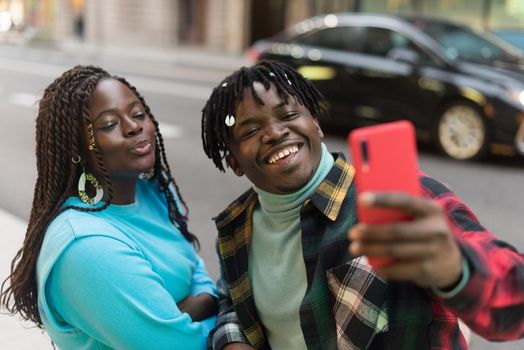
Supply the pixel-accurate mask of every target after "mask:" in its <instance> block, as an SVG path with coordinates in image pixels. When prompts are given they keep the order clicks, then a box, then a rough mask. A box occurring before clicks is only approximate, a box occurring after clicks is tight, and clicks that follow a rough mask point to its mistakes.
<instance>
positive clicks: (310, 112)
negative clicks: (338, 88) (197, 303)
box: [202, 61, 524, 350]
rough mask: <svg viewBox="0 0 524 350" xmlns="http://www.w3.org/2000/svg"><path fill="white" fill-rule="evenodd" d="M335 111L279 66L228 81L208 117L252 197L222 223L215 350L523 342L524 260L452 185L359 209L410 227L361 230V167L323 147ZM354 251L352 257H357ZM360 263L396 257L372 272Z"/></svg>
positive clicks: (205, 132)
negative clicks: (472, 336)
mask: <svg viewBox="0 0 524 350" xmlns="http://www.w3.org/2000/svg"><path fill="white" fill-rule="evenodd" d="M325 112H326V101H325V99H324V97H323V96H322V95H321V94H320V93H319V91H318V90H317V89H316V88H315V87H314V86H313V85H312V84H311V82H310V81H309V80H307V79H305V78H304V77H302V76H301V75H300V74H299V73H297V72H296V71H294V70H293V69H291V68H289V67H287V66H286V65H284V64H281V63H276V62H264V61H263V62H260V63H258V64H257V65H255V66H253V67H249V68H245V67H244V68H241V69H240V70H238V71H236V72H234V73H233V74H232V75H230V76H228V77H227V78H225V79H224V80H223V81H222V82H221V83H220V84H219V85H218V86H217V87H216V88H215V89H214V90H213V92H212V94H211V97H210V98H209V100H208V101H207V103H206V105H205V107H204V108H203V117H202V138H203V146H204V150H205V152H206V154H207V156H208V157H209V158H211V159H212V160H213V162H214V164H215V166H216V167H217V168H218V169H220V170H221V171H224V170H225V169H224V164H223V160H224V159H225V162H226V164H227V165H228V166H229V167H230V168H231V169H232V170H233V172H234V173H235V174H236V175H237V176H243V175H246V176H247V178H248V179H249V180H250V181H251V182H252V184H253V188H251V189H249V190H248V191H247V192H245V193H244V194H243V195H242V196H240V197H239V198H238V199H237V200H236V201H234V202H233V203H232V204H231V205H230V206H228V207H227V208H226V209H225V210H224V211H223V212H222V213H221V214H219V215H218V216H217V217H216V218H215V221H216V226H217V229H218V242H217V249H218V254H219V257H220V264H221V271H222V276H221V279H220V280H219V282H218V290H219V295H220V299H219V316H218V319H217V326H216V328H215V329H214V330H213V331H212V332H211V334H210V345H211V346H212V347H213V348H214V349H229V350H230V349H251V348H256V349H269V348H272V349H286V350H289V349H306V348H307V349H335V348H340V349H413V350H422V349H443V350H444V349H466V348H467V344H466V342H465V340H464V337H463V336H462V334H461V332H460V329H459V325H458V322H457V317H460V318H462V319H463V320H464V321H465V322H466V323H467V324H468V325H469V326H470V327H471V328H472V329H473V330H475V331H476V332H478V333H479V334H481V335H483V336H484V337H486V338H488V339H493V340H508V339H516V338H519V337H522V336H524V321H523V318H524V292H523V290H524V277H523V276H524V258H523V257H522V256H521V255H519V254H518V253H517V252H516V251H515V249H514V248H512V247H511V246H510V245H509V244H507V243H504V242H501V241H498V240H496V239H495V237H494V236H493V235H492V234H491V233H490V232H488V231H487V230H486V229H485V228H483V227H482V226H481V225H480V224H479V223H478V221H477V220H476V218H475V216H474V215H473V213H472V212H471V211H470V210H469V209H468V208H467V207H466V206H465V205H464V204H463V203H462V202H461V201H460V200H459V199H458V198H457V197H456V196H455V195H454V194H453V193H452V192H451V191H450V190H449V189H447V188H446V187H445V186H444V185H442V184H440V183H439V182H437V181H436V180H434V179H432V178H430V177H428V176H425V175H423V176H421V177H420V181H421V184H422V187H423V194H424V195H423V197H424V198H415V197H411V196H407V195H401V194H384V193H373V194H370V193H368V194H367V195H362V196H361V197H359V199H358V200H359V201H362V204H363V205H368V206H373V207H382V208H395V209H399V210H403V211H405V212H407V213H409V214H411V215H412V216H414V220H413V221H411V222H404V223H392V224H384V225H363V224H359V223H358V222H357V216H356V204H355V202H356V200H357V198H356V195H355V186H354V185H353V174H354V169H353V168H352V166H351V165H350V164H348V163H347V162H346V160H345V159H344V156H343V154H341V153H338V154H330V153H329V152H328V151H327V149H326V146H325V145H324V144H323V143H322V142H321V139H322V137H323V133H322V130H321V129H320V127H319V123H318V118H319V117H321V116H322V115H323V114H324V113H325ZM348 245H349V249H348ZM364 256H375V257H386V258H393V259H396V261H397V263H394V264H392V265H388V266H385V267H381V268H378V269H377V270H373V269H371V268H370V266H369V264H368V263H367V260H366V259H365V258H364Z"/></svg>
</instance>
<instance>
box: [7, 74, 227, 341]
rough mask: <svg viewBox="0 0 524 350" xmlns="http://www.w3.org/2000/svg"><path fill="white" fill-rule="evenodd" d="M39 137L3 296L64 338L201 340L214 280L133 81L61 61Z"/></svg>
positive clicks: (211, 315)
mask: <svg viewBox="0 0 524 350" xmlns="http://www.w3.org/2000/svg"><path fill="white" fill-rule="evenodd" d="M36 146H37V151H36V156H37V169H38V178H37V181H36V185H35V196H34V200H33V207H32V211H31V218H30V220H29V227H28V229H27V233H26V238H25V242H24V245H23V247H22V248H21V250H20V251H19V252H18V254H17V255H16V257H15V259H14V260H13V264H12V266H13V270H12V272H11V275H10V277H9V278H8V279H7V280H6V281H5V282H4V284H3V285H2V304H3V305H4V306H5V307H7V308H8V309H9V310H10V311H11V312H12V313H19V314H20V315H21V316H22V317H23V318H24V319H26V320H30V321H33V322H34V323H36V325H37V326H38V327H40V328H42V327H44V328H45V330H46V331H47V332H48V333H49V335H50V336H51V339H52V341H53V343H54V344H56V345H57V346H58V347H59V348H63V349H203V348H206V346H207V335H208V333H209V331H210V329H212V327H213V326H214V324H215V320H216V315H215V313H216V297H217V294H216V286H215V284H214V282H213V281H212V280H211V279H210V277H209V276H208V274H207V271H206V269H205V267H204V264H203V262H202V260H201V259H200V258H199V257H198V255H197V253H196V251H195V247H198V239H197V237H196V236H194V235H193V234H192V233H191V232H189V230H188V226H187V207H186V205H185V202H184V200H183V199H182V196H181V195H180V192H179V190H178V186H177V184H176V182H175V180H174V179H173V176H172V173H171V170H170V167H169V165H168V163H167V158H166V153H165V149H164V143H163V140H162V135H161V134H160V131H159V129H158V123H157V121H156V120H155V118H154V117H153V114H152V113H151V111H150V109H149V107H148V105H147V104H146V102H145V100H144V98H143V97H142V96H141V95H140V94H139V93H138V91H137V90H136V89H135V87H133V86H131V85H130V84H129V83H128V82H127V81H126V80H125V79H123V78H119V77H116V76H111V75H109V74H108V73H107V72H106V71H104V70H102V69H100V68H97V67H93V66H76V67H74V68H72V69H70V70H68V71H67V72H65V73H64V74H62V76H60V77H59V78H57V79H56V80H55V81H54V82H53V83H52V84H51V85H49V87H48V88H47V89H46V90H45V92H44V95H43V97H42V99H41V100H40V103H39V111H38V117H37V122H36ZM181 208H184V209H185V212H184V211H181ZM7 282H10V283H9V286H8V287H7V285H8V284H7ZM13 301H14V304H12V302H13Z"/></svg>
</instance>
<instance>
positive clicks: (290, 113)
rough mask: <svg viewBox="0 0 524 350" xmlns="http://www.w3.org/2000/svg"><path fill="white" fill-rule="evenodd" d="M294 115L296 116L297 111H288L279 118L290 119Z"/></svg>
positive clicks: (293, 117)
mask: <svg viewBox="0 0 524 350" xmlns="http://www.w3.org/2000/svg"><path fill="white" fill-rule="evenodd" d="M296 117H298V113H297V112H289V113H286V114H284V115H283V116H282V117H281V118H280V119H282V120H292V119H295V118H296Z"/></svg>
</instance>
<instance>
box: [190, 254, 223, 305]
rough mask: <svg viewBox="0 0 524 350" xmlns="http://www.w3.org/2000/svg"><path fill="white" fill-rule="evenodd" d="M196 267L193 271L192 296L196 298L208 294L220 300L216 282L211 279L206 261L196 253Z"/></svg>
mask: <svg viewBox="0 0 524 350" xmlns="http://www.w3.org/2000/svg"><path fill="white" fill-rule="evenodd" d="M195 257H196V267H195V271H193V280H192V284H191V295H193V296H196V295H199V294H202V293H207V294H210V295H212V296H213V297H215V298H218V294H217V288H216V284H215V282H214V281H213V280H212V279H211V277H209V274H208V272H207V269H206V266H205V265H204V261H203V260H202V258H200V257H199V256H198V255H197V254H196V253H195Z"/></svg>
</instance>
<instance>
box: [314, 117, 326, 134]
mask: <svg viewBox="0 0 524 350" xmlns="http://www.w3.org/2000/svg"><path fill="white" fill-rule="evenodd" d="M313 122H314V123H315V127H316V128H317V132H318V136H320V138H321V139H323V138H324V132H323V131H322V128H321V127H320V123H319V122H318V119H317V118H315V117H313Z"/></svg>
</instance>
